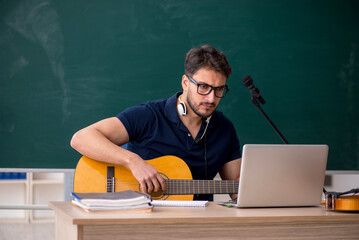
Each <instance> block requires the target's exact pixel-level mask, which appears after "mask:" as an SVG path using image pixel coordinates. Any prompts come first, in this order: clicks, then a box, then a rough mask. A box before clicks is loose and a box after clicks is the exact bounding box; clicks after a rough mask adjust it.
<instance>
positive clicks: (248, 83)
mask: <svg viewBox="0 0 359 240" xmlns="http://www.w3.org/2000/svg"><path fill="white" fill-rule="evenodd" d="M242 82H243V85H244V86H245V87H247V88H249V91H251V94H252V98H253V100H256V99H258V101H259V102H260V103H262V104H265V103H266V101H265V100H264V99H263V97H262V94H261V92H260V91H259V90H258V88H256V86H254V84H253V79H252V78H251V76H249V75H245V76H244V77H243V79H242Z"/></svg>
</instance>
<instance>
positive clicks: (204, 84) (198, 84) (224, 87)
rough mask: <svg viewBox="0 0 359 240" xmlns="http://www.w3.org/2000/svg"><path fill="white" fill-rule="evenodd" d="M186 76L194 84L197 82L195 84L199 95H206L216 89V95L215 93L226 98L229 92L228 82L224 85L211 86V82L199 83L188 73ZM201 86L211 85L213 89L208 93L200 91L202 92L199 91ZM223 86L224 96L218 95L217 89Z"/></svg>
mask: <svg viewBox="0 0 359 240" xmlns="http://www.w3.org/2000/svg"><path fill="white" fill-rule="evenodd" d="M186 77H187V78H188V79H189V80H190V81H191V82H192V83H193V84H195V85H196V86H197V93H198V94H199V95H203V96H205V95H208V94H210V93H211V92H212V90H214V95H215V96H216V97H218V98H224V97H225V96H226V95H227V93H228V92H229V86H228V85H227V84H226V85H224V86H219V87H213V86H211V85H209V84H206V83H198V82H196V81H195V80H194V79H193V78H191V77H190V76H188V75H187V74H186ZM200 86H207V87H210V88H211V89H210V90H209V91H208V93H200V92H199V88H200ZM221 88H223V95H222V96H217V93H216V91H218V90H220V89H221Z"/></svg>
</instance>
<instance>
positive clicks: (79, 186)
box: [74, 156, 239, 200]
mask: <svg viewBox="0 0 359 240" xmlns="http://www.w3.org/2000/svg"><path fill="white" fill-rule="evenodd" d="M146 162H147V163H148V164H150V165H151V166H153V167H154V168H156V170H157V171H158V172H159V173H160V174H161V175H162V177H163V178H164V179H165V183H166V190H165V191H159V192H155V193H151V196H152V198H153V199H155V200H165V199H166V200H193V195H194V194H226V193H228V194H231V193H237V192H238V185H239V181H238V180H193V179H192V174H191V171H190V169H189V167H188V166H187V164H186V163H185V162H184V161H183V160H182V159H180V158H178V157H175V156H163V157H159V158H155V159H152V160H147V161H146ZM124 190H134V191H140V184H139V182H138V181H137V180H136V178H135V177H134V176H133V175H132V173H131V171H130V170H128V169H127V168H125V167H123V166H121V165H113V164H108V163H104V162H99V161H95V160H93V159H91V158H88V157H86V156H83V157H82V158H81V159H80V160H79V162H78V164H77V166H76V170H75V177H74V192H78V193H84V192H119V191H124Z"/></svg>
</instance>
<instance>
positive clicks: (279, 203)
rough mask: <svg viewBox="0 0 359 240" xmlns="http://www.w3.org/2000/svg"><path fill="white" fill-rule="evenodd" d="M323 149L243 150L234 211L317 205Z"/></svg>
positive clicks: (288, 146)
mask: <svg viewBox="0 0 359 240" xmlns="http://www.w3.org/2000/svg"><path fill="white" fill-rule="evenodd" d="M328 151H329V148H328V146H327V145H292V144H281V145H268V144H246V145H244V146H243V154H242V163H241V175H240V181H239V189H238V198H237V204H236V205H237V207H300V206H316V205H320V202H321V200H322V193H323V186H324V178H325V170H326V166H327V158H328Z"/></svg>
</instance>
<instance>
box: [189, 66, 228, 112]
mask: <svg viewBox="0 0 359 240" xmlns="http://www.w3.org/2000/svg"><path fill="white" fill-rule="evenodd" d="M185 78H186V79H187V85H186V87H187V88H186V90H185V89H184V91H185V92H186V93H187V98H186V100H187V103H188V105H189V107H190V108H191V109H192V110H193V112H194V113H196V114H197V115H198V116H200V117H202V118H208V117H209V116H211V115H212V113H213V112H214V110H216V108H217V106H218V104H219V101H220V98H218V97H216V96H215V93H214V90H212V91H211V92H210V93H209V94H208V95H201V94H199V93H198V92H197V88H198V87H197V85H196V84H195V83H193V82H191V81H190V79H189V78H188V77H187V76H185ZM192 79H193V80H194V81H195V82H197V83H198V84H206V85H210V86H212V87H222V86H224V85H225V84H226V77H225V76H224V75H223V74H222V73H219V72H216V71H214V70H211V69H208V68H201V69H199V70H198V71H197V72H196V73H195V74H194V75H193V76H192Z"/></svg>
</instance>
